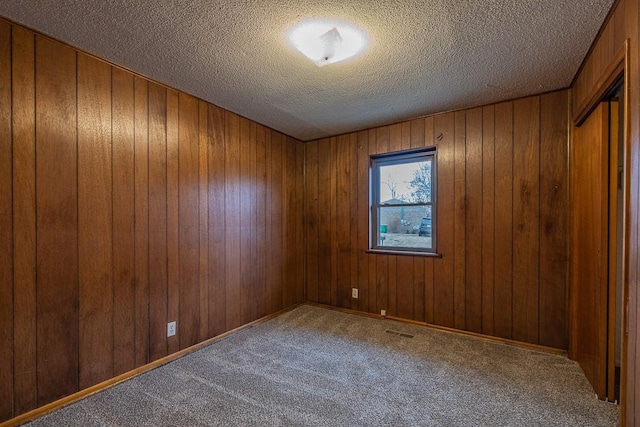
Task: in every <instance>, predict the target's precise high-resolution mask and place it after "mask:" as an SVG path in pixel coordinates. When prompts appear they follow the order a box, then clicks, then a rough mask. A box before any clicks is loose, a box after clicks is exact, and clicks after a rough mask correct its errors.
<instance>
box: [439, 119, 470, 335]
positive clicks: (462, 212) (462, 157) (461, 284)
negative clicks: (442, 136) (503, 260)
mask: <svg viewBox="0 0 640 427" xmlns="http://www.w3.org/2000/svg"><path fill="white" fill-rule="evenodd" d="M454 117H455V119H454V120H455V129H454V137H453V138H454V147H453V153H454V154H453V156H454V160H453V161H454V167H453V195H454V197H453V239H454V245H453V253H454V256H453V325H454V327H455V328H457V329H465V327H466V316H465V315H466V310H465V299H466V296H465V295H466V283H465V279H466V278H465V272H466V243H467V242H466V238H467V236H466V231H467V224H466V219H467V218H466V213H467V207H466V205H467V195H466V188H465V187H466V182H467V175H466V168H467V163H466V114H465V112H464V111H457V112H456V113H454ZM440 194H443V193H440Z"/></svg>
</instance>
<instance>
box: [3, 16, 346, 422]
mask: <svg viewBox="0 0 640 427" xmlns="http://www.w3.org/2000/svg"><path fill="white" fill-rule="evenodd" d="M0 106H1V107H2V108H1V109H2V111H5V112H6V114H4V115H3V116H2V118H1V119H0V196H1V198H2V200H3V201H7V203H3V204H2V206H0V245H2V248H0V249H2V250H0V270H1V271H2V272H3V274H2V275H0V293H1V294H2V295H3V298H2V299H0V332H1V335H2V336H3V337H9V338H8V339H7V340H6V341H5V343H4V344H8V345H3V346H0V422H2V421H4V420H7V419H10V418H12V417H14V416H17V415H20V414H23V413H25V412H28V411H29V410H32V409H35V408H37V407H38V406H42V405H45V404H47V403H49V402H52V401H54V400H56V399H59V398H62V397H64V396H68V395H70V394H72V393H74V392H77V391H79V390H80V389H82V388H85V387H88V386H90V385H93V384H96V383H98V382H100V381H103V380H106V379H109V378H113V377H114V376H115V375H118V374H120V373H123V372H126V371H129V370H131V369H134V368H137V367H140V366H142V365H144V364H146V363H149V362H150V361H153V360H157V359H159V358H161V357H163V356H165V355H167V354H170V353H173V352H176V351H178V350H179V349H180V348H185V347H188V346H190V345H192V344H196V343H198V342H202V341H203V340H206V339H208V338H210V337H214V336H216V335H220V334H222V333H224V332H227V331H228V330H230V329H232V328H234V327H237V326H241V325H242V324H246V323H249V322H251V321H253V320H256V319H258V318H260V317H263V316H266V315H268V314H272V313H274V312H275V311H278V310H280V309H281V308H283V307H284V305H287V306H291V305H293V304H298V303H301V302H303V299H304V282H303V273H304V270H303V261H304V245H303V237H304V231H303V229H302V227H303V226H304V222H303V217H302V215H300V212H302V209H303V189H304V185H303V182H302V181H301V179H302V171H303V162H304V161H305V155H304V150H305V147H304V146H303V144H302V143H300V142H299V141H296V140H294V139H292V138H288V137H285V136H284V135H282V134H280V133H278V132H275V131H272V130H270V129H266V128H264V127H262V126H260V125H258V124H256V123H253V122H250V121H249V120H247V119H242V118H240V117H239V116H237V115H235V114H233V113H230V112H226V111H224V110H222V109H220V108H218V107H216V106H213V105H210V104H207V103H205V102H203V101H198V100H196V99H195V98H193V97H191V96H189V95H187V94H184V93H180V92H178V91H176V90H173V89H168V88H166V87H164V86H161V85H158V84H156V83H152V82H149V81H148V80H146V79H144V78H142V77H139V76H134V75H133V74H131V73H129V72H127V71H124V70H122V69H119V68H117V67H112V66H110V65H108V64H106V63H105V62H103V61H100V60H97V59H95V58H93V57H90V56H88V55H85V54H83V53H78V52H77V51H75V50H74V49H72V48H69V47H67V46H65V45H63V44H62V43H59V42H55V41H51V40H50V39H48V38H47V37H44V36H40V35H36V34H34V33H33V32H31V31H28V30H26V29H24V28H22V27H20V26H19V25H14V24H9V23H5V22H3V21H0ZM225 154H226V158H225ZM36 159H37V161H36ZM345 167H346V165H345ZM345 170H346V169H345ZM349 173H350V172H349ZM345 182H346V181H345ZM276 242H277V244H272V243H276ZM342 246H343V247H345V248H347V249H348V245H346V246H345V245H342ZM227 248H229V250H227ZM285 251H286V253H285ZM14 271H15V274H6V272H14ZM267 301H269V303H267ZM169 321H176V322H177V332H178V333H177V335H176V336H175V337H171V338H167V336H166V335H167V322H169Z"/></svg>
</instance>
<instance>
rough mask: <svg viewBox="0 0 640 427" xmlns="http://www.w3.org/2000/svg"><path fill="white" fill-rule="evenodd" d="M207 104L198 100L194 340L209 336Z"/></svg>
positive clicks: (204, 338)
mask: <svg viewBox="0 0 640 427" xmlns="http://www.w3.org/2000/svg"><path fill="white" fill-rule="evenodd" d="M208 113H209V106H208V104H207V103H206V102H204V101H199V102H198V219H199V222H200V223H199V226H198V239H199V242H198V243H199V245H200V253H199V254H198V256H199V260H198V261H199V262H198V273H199V274H198V287H199V288H200V292H199V295H198V297H199V302H198V310H199V316H198V319H197V320H198V323H199V328H198V329H199V331H198V342H200V341H204V340H206V339H207V338H210V337H212V336H213V335H211V333H210V332H209V213H208V209H207V208H208V207H209V154H208V149H209V144H208V138H209V126H208Z"/></svg>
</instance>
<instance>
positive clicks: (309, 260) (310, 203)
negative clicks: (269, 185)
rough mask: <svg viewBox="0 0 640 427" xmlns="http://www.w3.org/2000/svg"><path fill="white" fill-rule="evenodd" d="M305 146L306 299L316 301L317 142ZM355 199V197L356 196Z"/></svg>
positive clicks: (317, 253) (317, 251)
mask: <svg viewBox="0 0 640 427" xmlns="http://www.w3.org/2000/svg"><path fill="white" fill-rule="evenodd" d="M304 147H305V169H306V174H307V176H309V177H310V178H309V179H305V180H304V183H305V192H306V197H305V213H304V217H305V226H306V229H305V231H306V233H305V234H306V237H307V244H306V246H305V249H306V250H305V257H306V260H305V262H306V266H307V280H306V289H307V301H312V302H318V274H319V271H318V256H319V249H318V239H319V231H318V209H319V203H318V195H319V185H318V179H319V171H318V162H319V157H318V142H309V143H307V144H305V145H304ZM356 200H357V198H356Z"/></svg>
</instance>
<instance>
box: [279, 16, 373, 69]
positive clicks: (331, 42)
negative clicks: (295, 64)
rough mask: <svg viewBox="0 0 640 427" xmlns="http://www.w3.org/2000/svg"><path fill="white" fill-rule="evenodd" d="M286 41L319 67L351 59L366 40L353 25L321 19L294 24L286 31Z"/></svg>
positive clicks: (362, 47)
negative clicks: (287, 32)
mask: <svg viewBox="0 0 640 427" xmlns="http://www.w3.org/2000/svg"><path fill="white" fill-rule="evenodd" d="M288 40H289V43H291V44H292V45H293V47H295V48H296V49H297V50H299V51H300V52H301V53H302V54H303V55H304V56H306V57H307V58H309V59H310V60H312V61H313V62H314V64H316V65H317V66H318V67H323V66H325V65H329V64H335V63H336V62H340V61H344V60H345V59H348V58H351V57H353V56H355V55H357V54H359V53H361V52H362V51H363V50H364V49H365V47H366V46H367V43H368V41H367V37H366V35H365V33H364V31H362V30H361V29H359V28H357V27H355V26H354V25H352V24H349V23H347V22H344V21H338V20H335V19H322V18H318V19H316V18H314V19H308V20H304V21H301V22H299V23H297V24H296V25H294V27H293V28H292V29H291V30H290V31H289V34H288Z"/></svg>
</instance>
